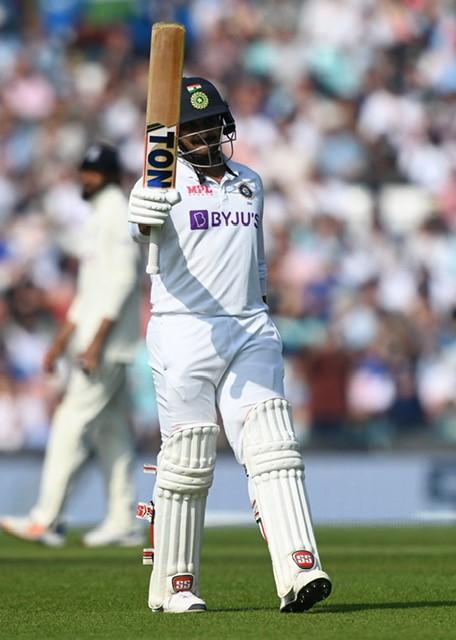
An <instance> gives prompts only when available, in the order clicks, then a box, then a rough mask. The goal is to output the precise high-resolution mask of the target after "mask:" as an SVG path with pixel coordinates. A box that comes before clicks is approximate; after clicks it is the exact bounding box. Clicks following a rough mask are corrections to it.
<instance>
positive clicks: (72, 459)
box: [30, 363, 135, 532]
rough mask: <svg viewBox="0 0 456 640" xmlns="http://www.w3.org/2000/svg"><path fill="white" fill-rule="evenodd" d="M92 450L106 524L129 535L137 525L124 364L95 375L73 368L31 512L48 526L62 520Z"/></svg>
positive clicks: (102, 368) (110, 365)
mask: <svg viewBox="0 0 456 640" xmlns="http://www.w3.org/2000/svg"><path fill="white" fill-rule="evenodd" d="M91 452H93V453H95V454H96V456H97V459H98V461H99V463H100V466H101V469H102V472H103V475H104V479H105V483H106V490H107V502H108V505H107V513H106V517H105V520H104V522H105V523H106V524H109V526H111V525H112V527H113V529H114V530H115V531H119V532H123V531H129V530H131V528H132V527H133V526H134V522H135V521H134V502H135V488H134V483H133V479H132V466H133V459H134V443H133V436H132V434H131V432H130V429H129V426H128V389H127V379H126V365H125V364H121V363H102V364H101V365H100V367H99V369H98V370H97V372H96V373H95V374H93V375H91V376H87V375H85V374H84V373H82V371H80V370H79V369H76V368H74V369H72V371H71V375H70V379H69V384H68V388H67V391H66V393H65V396H64V398H63V400H62V402H61V404H60V405H59V406H58V408H57V410H56V412H55V414H54V419H53V422H52V428H51V433H50V438H49V442H48V446H47V449H46V455H45V458H44V465H43V472H42V477H41V486H40V494H39V497H38V502H37V504H36V506H35V507H34V508H33V509H32V511H31V514H30V515H31V518H32V519H33V520H34V521H36V522H38V523H39V524H43V525H45V526H51V525H52V524H54V523H56V522H57V521H58V519H59V517H60V515H61V512H62V510H63V507H64V504H65V500H66V498H67V497H68V494H69V491H70V488H71V480H72V478H73V476H74V474H75V473H76V471H77V470H78V469H79V468H80V467H81V466H82V464H83V463H84V462H85V461H86V459H87V458H88V456H89V454H90V453H91ZM88 515H90V514H88Z"/></svg>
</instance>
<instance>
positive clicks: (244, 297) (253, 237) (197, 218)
mask: <svg viewBox="0 0 456 640" xmlns="http://www.w3.org/2000/svg"><path fill="white" fill-rule="evenodd" d="M227 164H228V167H229V169H230V171H231V172H232V173H230V172H228V171H227V172H226V173H225V175H224V177H223V178H222V180H221V182H220V183H218V182H216V181H215V180H213V179H212V178H210V177H205V179H204V182H203V183H202V184H201V183H200V179H199V177H198V175H197V173H196V172H195V170H194V169H193V167H192V166H191V165H189V164H188V163H187V162H184V161H182V160H179V161H178V165H177V179H176V189H177V190H178V191H179V193H180V194H181V197H182V200H181V202H180V203H179V204H177V205H175V206H174V207H173V208H172V210H171V214H170V217H169V218H168V219H167V220H166V222H165V224H164V225H163V229H162V231H161V236H160V273H159V274H158V275H156V276H152V278H151V280H152V288H151V303H152V305H153V310H154V313H157V314H177V313H191V314H196V315H210V316H220V315H235V316H250V315H253V314H256V313H258V312H260V311H264V310H265V309H266V305H265V304H264V302H263V300H262V296H264V295H266V264H265V259H264V248H263V229H262V217H263V186H262V183H261V179H260V177H259V176H258V174H256V173H255V172H254V171H252V170H251V169H249V168H248V167H246V166H244V165H241V164H238V163H236V162H228V163H227ZM135 236H136V237H138V236H137V234H135Z"/></svg>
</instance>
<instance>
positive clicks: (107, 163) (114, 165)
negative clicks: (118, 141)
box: [79, 142, 120, 175]
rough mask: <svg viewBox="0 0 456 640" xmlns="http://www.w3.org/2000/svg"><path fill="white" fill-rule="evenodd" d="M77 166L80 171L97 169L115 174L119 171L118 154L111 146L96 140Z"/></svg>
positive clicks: (107, 173)
mask: <svg viewBox="0 0 456 640" xmlns="http://www.w3.org/2000/svg"><path fill="white" fill-rule="evenodd" d="M79 168H80V170H81V171H83V170H89V171H99V172H100V173H104V174H106V175H116V174H118V173H120V163H119V156H118V155H117V151H116V149H115V148H114V147H113V146H111V145H109V144H106V143H104V142H96V143H94V144H91V145H90V147H89V148H88V149H87V151H86V152H85V154H84V157H83V158H82V161H81V164H80V166H79Z"/></svg>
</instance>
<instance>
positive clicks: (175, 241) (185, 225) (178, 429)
mask: <svg viewBox="0 0 456 640" xmlns="http://www.w3.org/2000/svg"><path fill="white" fill-rule="evenodd" d="M234 137H235V123H234V120H233V117H232V115H231V113H230V111H229V108H228V105H227V104H226V102H224V100H223V99H222V98H221V96H220V94H219V93H218V91H217V89H216V88H215V87H214V86H213V85H212V84H211V83H210V82H208V81H207V80H205V79H203V78H184V79H183V86H182V100H181V122H180V133H179V155H180V159H179V161H178V165H177V181H176V190H177V193H176V191H166V190H164V191H160V190H156V189H150V190H148V189H147V188H143V187H142V181H138V183H137V184H136V185H135V187H134V189H133V191H132V193H131V196H130V204H129V221H130V222H131V223H134V224H132V225H131V233H132V235H133V237H134V238H135V239H136V240H137V241H139V242H145V243H147V241H148V233H149V230H150V228H151V227H155V228H160V227H161V231H160V236H161V237H160V258H159V269H160V273H159V274H158V275H155V276H152V293H151V302H152V306H153V315H152V317H151V320H150V323H149V328H148V333H147V345H148V350H149V355H150V364H151V367H152V369H153V375H154V382H155V387H156V392H157V398H158V404H159V417H160V427H161V433H162V447H161V451H160V454H159V457H158V472H157V480H156V485H155V495H154V500H155V556H154V568H153V572H152V576H151V581H150V589H149V606H150V608H151V609H152V610H153V611H165V612H191V611H204V610H206V604H205V602H204V600H202V599H201V598H200V597H199V565H200V549H201V540H202V531H203V526H204V511H205V503H206V496H207V493H208V489H209V487H210V486H211V484H212V477H213V470H214V464H215V452H216V441H217V434H218V431H219V427H218V425H217V409H218V410H219V412H220V415H221V417H222V420H223V425H224V429H225V432H226V435H227V438H228V440H229V442H230V445H231V447H232V448H233V451H234V453H235V456H236V458H237V460H238V461H239V462H240V463H241V464H242V465H244V466H245V468H246V470H247V474H248V477H249V489H250V494H251V498H252V503H253V506H254V510H255V513H256V515H257V519H258V520H260V521H261V529H262V532H263V533H264V536H265V538H266V540H267V543H268V548H269V551H270V555H271V559H272V566H273V572H274V577H275V582H276V586H277V593H278V596H279V598H280V609H281V611H283V612H299V611H304V610H306V609H309V608H310V607H312V606H313V605H314V604H315V603H316V602H319V601H320V600H323V599H324V598H326V597H327V596H328V595H329V593H330V591H331V582H330V579H329V577H328V575H327V574H326V573H325V572H324V571H323V570H322V568H321V563H320V559H319V555H318V550H317V545H316V542H315V537H314V533H313V527H312V521H311V516H310V513H309V507H308V501H307V498H306V493H305V490H304V486H303V464H302V460H301V455H300V452H299V447H298V443H297V440H296V437H295V434H294V430H293V426H292V423H291V414H290V408H289V404H288V402H287V401H286V399H285V398H284V390H283V360H282V345H281V340H280V337H279V335H278V332H277V329H276V327H275V326H274V324H273V322H272V320H271V318H270V317H269V314H268V306H267V303H266V265H265V259H264V250H263V233H262V217H263V188H262V183H261V180H260V178H259V176H258V175H257V174H256V173H254V172H253V171H252V170H250V169H249V168H248V167H246V166H243V165H241V164H238V163H236V162H233V161H231V160H230V158H231V155H232V144H233V139H234ZM179 200H180V201H179Z"/></svg>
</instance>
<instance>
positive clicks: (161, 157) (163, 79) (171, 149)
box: [143, 22, 185, 274]
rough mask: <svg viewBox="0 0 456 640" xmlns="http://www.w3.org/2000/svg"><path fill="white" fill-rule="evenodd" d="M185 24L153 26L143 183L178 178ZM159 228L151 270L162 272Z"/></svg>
mask: <svg viewBox="0 0 456 640" xmlns="http://www.w3.org/2000/svg"><path fill="white" fill-rule="evenodd" d="M184 44H185V28H184V27H183V25H181V24H176V23H167V22H158V23H156V24H154V26H153V27H152V34H151V44H150V62H149V82H148V92H147V112H146V132H145V145H144V171H143V186H144V187H146V188H148V189H169V188H172V187H174V185H175V181H176V162H177V137H178V134H179V116H180V95H181V80H182V70H183V63H184ZM158 262H159V232H157V231H154V230H152V231H151V234H150V245H149V260H148V264H147V272H148V273H150V274H156V273H158V270H159V269H158Z"/></svg>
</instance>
